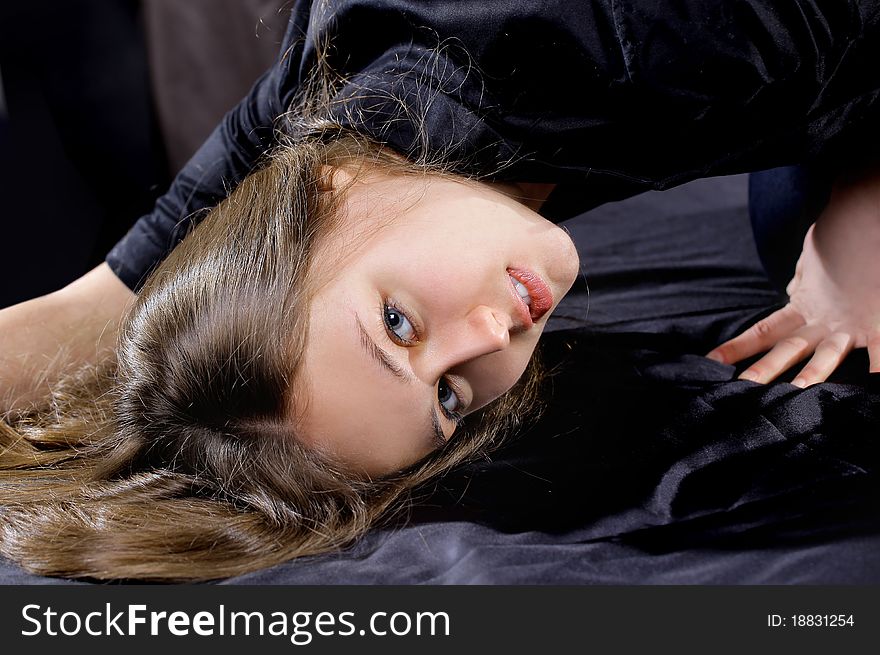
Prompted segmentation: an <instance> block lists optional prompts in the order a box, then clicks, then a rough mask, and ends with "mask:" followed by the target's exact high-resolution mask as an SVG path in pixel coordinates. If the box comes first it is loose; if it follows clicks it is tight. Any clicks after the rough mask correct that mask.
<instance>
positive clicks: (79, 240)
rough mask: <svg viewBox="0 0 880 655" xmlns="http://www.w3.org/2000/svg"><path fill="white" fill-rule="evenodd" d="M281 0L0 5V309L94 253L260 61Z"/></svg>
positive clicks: (12, 0)
mask: <svg viewBox="0 0 880 655" xmlns="http://www.w3.org/2000/svg"><path fill="white" fill-rule="evenodd" d="M283 5H284V3H283V2H281V1H280V0H185V1H184V2H180V1H178V0H65V1H64V2H30V1H26V0H9V1H4V2H2V3H0V217H2V219H0V220H2V228H3V229H2V233H0V234H2V237H0V243H2V245H3V248H2V256H0V307H5V306H7V305H10V304H13V303H16V302H19V301H22V300H26V299H28V298H32V297H34V296H37V295H40V294H44V293H47V292H50V291H53V290H55V289H58V288H60V287H61V286H63V285H65V284H67V283H68V282H71V281H72V280H74V279H76V278H77V277H79V276H80V275H82V274H83V273H85V272H86V271H88V270H90V269H91V268H92V267H94V266H96V265H98V264H100V263H101V262H102V261H103V260H104V256H105V255H106V253H107V251H108V250H110V248H111V247H112V246H113V244H115V243H116V241H117V240H118V239H119V238H120V237H121V236H122V235H123V234H124V233H125V231H126V230H127V229H128V228H129V227H130V226H131V225H132V224H133V223H134V222H135V221H136V220H137V218H138V217H140V216H141V215H142V214H144V213H146V212H148V211H149V210H150V209H151V208H152V206H153V203H154V201H155V199H156V198H157V197H158V196H160V195H161V194H162V193H163V192H164V190H165V189H166V188H167V186H168V184H169V183H170V180H171V177H172V176H173V173H174V171H176V170H178V169H179V168H180V167H181V166H182V165H183V163H185V162H186V160H187V159H188V158H189V156H190V155H191V154H192V153H193V152H194V151H195V149H196V147H197V146H198V145H199V144H200V143H201V141H202V140H204V139H205V138H206V137H207V135H208V134H209V132H210V130H211V129H212V128H213V126H214V125H215V124H216V123H217V122H218V121H219V120H220V118H221V117H222V115H223V113H224V112H225V111H227V110H228V109H230V108H231V107H232V106H233V105H234V104H235V102H236V101H237V100H238V99H239V98H241V97H242V96H243V95H244V94H245V93H246V92H247V89H248V88H250V85H251V84H252V83H253V81H254V80H255V79H256V78H257V77H258V76H259V74H260V73H261V72H262V71H263V70H264V69H265V68H267V67H268V66H269V65H270V64H271V62H272V59H273V58H274V56H275V55H276V53H277V50H278V44H279V43H280V40H281V36H282V35H283V27H284V25H285V24H286V16H285V15H284V12H283V10H282V9H280V8H281V7H283Z"/></svg>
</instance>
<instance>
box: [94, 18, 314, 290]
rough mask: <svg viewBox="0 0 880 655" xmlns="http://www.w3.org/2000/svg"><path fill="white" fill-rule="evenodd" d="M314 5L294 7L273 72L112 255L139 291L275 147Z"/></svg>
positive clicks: (123, 276)
mask: <svg viewBox="0 0 880 655" xmlns="http://www.w3.org/2000/svg"><path fill="white" fill-rule="evenodd" d="M308 5H309V3H308V2H300V3H298V6H297V7H294V10H293V14H292V17H291V22H290V24H289V26H288V30H287V34H286V36H285V38H284V42H283V44H282V47H281V51H280V53H279V57H278V59H277V61H276V62H275V64H274V65H273V67H272V68H271V69H270V70H269V71H267V72H266V73H265V74H264V75H263V76H262V77H260V79H259V80H257V82H256V83H255V84H254V86H253V87H252V88H251V90H250V92H249V93H248V95H247V96H245V98H244V99H243V100H242V101H241V102H240V103H239V104H238V105H237V106H236V107H235V108H234V109H232V110H231V111H229V112H228V113H227V114H226V116H225V117H224V118H223V120H222V122H221V123H220V124H219V125H218V126H217V127H216V128H215V129H214V131H213V133H212V134H211V136H210V137H208V140H207V141H205V143H204V144H203V145H202V146H201V147H200V148H199V150H198V151H197V152H196V154H195V155H193V157H192V159H190V161H189V162H188V163H187V164H186V166H184V168H183V170H181V171H180V173H178V175H177V177H176V178H175V179H174V181H173V182H172V184H171V187H170V188H169V189H168V192H167V193H166V194H165V195H163V196H162V197H161V198H160V199H159V200H158V201H157V202H156V205H155V207H154V209H153V211H152V212H151V213H149V214H146V215H145V216H143V217H141V218H140V219H139V220H138V221H137V223H135V225H134V226H133V227H132V228H131V230H129V232H128V233H127V234H126V235H125V236H124V237H123V238H122V239H121V240H120V241H119V243H117V244H116V245H115V246H114V247H113V249H112V250H111V251H110V252H109V253H108V255H107V257H106V261H107V263H108V264H109V266H110V268H111V270H112V271H113V272H114V273H115V274H116V275H117V276H118V277H119V278H120V279H121V280H122V281H123V282H124V283H125V284H126V285H127V286H128V287H129V288H131V289H133V290H135V291H136V290H138V289H139V288H140V287H141V285H142V284H143V283H144V281H145V280H146V277H147V275H148V274H149V273H150V271H152V270H153V268H154V267H155V266H156V265H157V264H158V263H159V262H161V261H162V259H164V258H165V256H166V255H167V254H168V253H169V252H170V251H171V250H172V249H173V248H174V246H175V245H177V243H179V242H180V240H181V239H183V237H184V236H185V235H186V233H187V231H188V229H189V228H190V227H191V226H192V225H193V224H194V223H196V222H197V221H198V220H199V219H200V218H201V217H202V216H203V214H204V212H201V211H200V210H203V209H205V208H209V207H212V206H214V205H215V204H217V203H218V202H219V201H220V200H222V199H223V198H225V197H226V196H227V195H228V194H229V192H230V189H232V188H234V187H235V186H236V185H238V184H239V183H240V182H241V180H242V179H244V177H245V176H246V175H247V174H248V173H249V172H250V171H251V170H252V169H253V168H254V166H255V165H256V164H257V162H258V160H259V158H260V156H261V155H262V154H263V153H264V152H266V150H267V149H268V148H269V147H271V145H272V142H273V135H274V124H275V121H276V119H277V118H278V117H279V116H280V115H281V114H282V113H283V112H284V111H285V110H286V109H287V106H288V104H289V102H290V99H291V97H292V96H293V95H294V93H295V92H296V89H297V86H298V77H297V75H298V67H299V62H300V58H301V55H302V44H301V41H302V39H298V40H297V38H298V37H300V36H301V35H302V34H304V33H305V30H306V26H307V23H308V15H309V12H308Z"/></svg>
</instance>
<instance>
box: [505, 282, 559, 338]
mask: <svg viewBox="0 0 880 655" xmlns="http://www.w3.org/2000/svg"><path fill="white" fill-rule="evenodd" d="M507 272H508V274H509V275H511V276H513V277H515V278H516V279H517V280H519V281H520V282H522V284H523V286H524V287H525V288H526V290H527V291H528V292H529V296H531V298H532V304H531V305H526V304H525V302H524V301H523V300H522V298H520V296H519V294H518V293H516V289H514V290H513V292H514V293H515V294H516V297H517V298H518V299H519V301H520V304H521V305H522V306H523V307H526V308H527V309H528V314H529V317H530V318H531V321H530V322H534V321H538V320H540V318H541V317H542V316H543V315H544V314H546V313H547V312H548V311H550V308H551V307H553V293H552V292H551V291H550V287H548V286H547V284H546V283H545V282H544V280H542V279H541V276H540V275H538V274H537V273H533V272H532V271H529V270H526V269H523V268H508V269H507ZM528 327H531V325H529V326H528Z"/></svg>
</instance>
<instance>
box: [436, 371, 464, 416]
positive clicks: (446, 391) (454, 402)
mask: <svg viewBox="0 0 880 655" xmlns="http://www.w3.org/2000/svg"><path fill="white" fill-rule="evenodd" d="M437 400H439V401H440V407H441V408H442V409H443V413H444V414H446V418H448V419H449V420H451V421H455V422H456V423H459V422H461V414H459V413H458V412H457V411H456V410H457V409H458V408H459V407H461V400H460V399H459V397H458V394H457V393H455V390H454V389H453V388H452V387H451V386H450V385H449V382H447V381H446V378H445V377H444V378H440V382H439V383H438V384H437Z"/></svg>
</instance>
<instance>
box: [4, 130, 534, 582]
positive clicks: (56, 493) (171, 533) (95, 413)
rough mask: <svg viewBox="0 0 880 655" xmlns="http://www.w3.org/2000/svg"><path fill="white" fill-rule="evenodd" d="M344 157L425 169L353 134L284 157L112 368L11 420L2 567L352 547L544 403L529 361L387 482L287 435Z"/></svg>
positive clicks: (145, 573)
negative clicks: (6, 561)
mask: <svg viewBox="0 0 880 655" xmlns="http://www.w3.org/2000/svg"><path fill="white" fill-rule="evenodd" d="M352 162H354V163H357V164H359V165H361V164H364V163H367V164H369V165H373V166H375V165H378V166H382V167H384V168H385V169H387V170H394V171H396V172H398V173H400V174H420V175H421V174H425V170H424V168H421V167H419V166H417V165H415V164H410V163H407V162H405V161H403V160H402V159H401V158H400V157H396V156H394V155H392V154H389V153H387V152H385V151H383V149H382V148H381V147H380V146H378V145H376V144H373V143H370V142H369V141H367V140H365V139H363V138H360V137H356V136H353V135H349V136H345V135H339V134H336V135H334V136H333V138H326V135H325V136H324V137H321V136H320V135H317V136H314V137H303V136H300V137H298V138H297V139H296V140H292V141H290V142H288V143H286V144H285V145H283V146H282V147H280V148H279V149H278V150H277V151H276V152H274V154H272V155H271V156H269V157H268V158H267V159H266V161H265V162H264V164H263V166H262V167H261V168H260V169H259V170H257V171H256V172H254V173H252V174H251V175H250V176H248V177H247V178H246V179H245V180H244V181H243V182H242V183H241V184H240V185H239V186H238V187H237V188H236V190H235V191H234V192H233V193H232V194H231V195H230V196H229V197H228V198H227V199H226V200H224V201H223V202H222V203H221V204H220V205H219V206H218V207H217V208H215V209H214V210H213V211H211V212H210V214H209V215H208V216H207V217H206V218H205V219H204V220H203V221H202V222H201V223H200V224H199V226H198V227H197V228H195V229H194V230H193V231H192V233H191V234H189V235H188V236H187V237H186V238H185V239H184V240H183V242H182V243H181V244H180V245H179V246H178V247H177V248H176V249H175V250H174V251H173V252H172V253H171V254H170V255H169V257H168V258H167V259H166V260H165V261H164V262H163V263H162V264H161V265H160V266H159V268H158V269H157V270H156V271H155V272H154V273H153V275H152V276H151V277H150V279H149V281H148V282H147V284H146V285H145V287H144V288H143V290H142V291H141V292H140V294H139V297H138V299H137V302H136V304H135V306H134V307H133V308H132V310H131V312H130V313H129V315H128V316H127V318H126V320H125V322H124V324H123V327H122V329H121V333H120V338H119V343H118V347H117V348H116V351H115V357H113V358H111V359H109V360H108V361H105V362H102V363H101V364H99V365H97V366H93V367H90V368H88V369H85V370H81V371H78V372H75V373H72V374H71V375H70V376H69V377H68V379H67V380H66V381H64V382H63V383H61V384H59V385H58V386H56V388H55V389H54V390H53V392H52V395H51V397H50V398H47V399H46V402H45V403H43V404H41V405H40V406H37V407H34V408H32V409H30V410H28V411H23V412H18V413H17V414H15V415H11V416H8V417H7V419H6V421H5V422H4V421H0V554H2V555H3V556H5V557H8V558H10V559H12V560H14V561H15V562H17V563H19V564H20V565H21V566H23V567H24V568H26V569H27V570H29V571H32V572H35V573H38V574H43V575H52V576H65V577H72V578H93V579H144V580H156V581H183V580H208V579H216V578H221V577H227V576H232V575H237V574H241V573H245V572H248V571H252V570H255V569H259V568H263V567H266V566H270V565H273V564H277V563H280V562H283V561H286V560H289V559H291V558H295V557H299V556H303V555H310V554H316V553H321V552H326V551H329V550H334V549H337V548H339V547H342V546H344V545H346V544H349V543H351V542H352V540H354V539H356V538H357V537H358V536H360V535H361V534H363V533H364V531H365V530H367V529H368V528H369V527H370V526H371V525H372V524H373V523H374V522H375V521H376V520H377V519H379V518H380V517H383V516H384V517H387V516H389V515H390V514H391V513H392V512H393V511H394V509H395V508H398V507H402V506H403V500H404V499H405V498H406V497H407V495H408V492H409V491H411V490H412V489H414V488H415V487H417V486H418V485H420V484H422V483H424V482H425V481H427V480H429V479H430V478H432V477H434V476H436V475H437V474H438V473H440V472H442V471H444V470H447V469H448V468H449V467H451V466H454V465H456V464H458V463H460V462H462V461H464V460H466V459H468V458H471V457H473V456H474V455H475V454H477V453H481V452H485V451H486V450H487V449H489V448H491V447H493V446H494V445H497V443H498V442H499V440H500V437H501V436H502V435H505V434H510V433H512V432H514V431H515V430H516V429H517V426H518V425H519V424H520V422H521V421H522V420H524V417H526V416H528V415H529V411H528V410H530V409H531V408H533V407H534V403H533V401H534V399H535V398H536V386H537V375H536V371H537V366H536V364H535V363H534V360H533V363H532V365H530V368H529V372H528V373H527V374H526V375H525V376H524V377H523V379H522V380H521V381H520V382H519V383H518V385H517V386H516V387H515V388H514V389H513V390H512V391H511V392H509V393H508V394H506V395H505V396H503V397H502V398H501V399H499V400H497V401H496V402H495V403H493V404H492V405H490V406H489V407H487V408H486V409H484V410H483V411H482V412H480V413H479V414H478V415H474V416H472V417H469V419H468V420H467V422H466V424H465V427H464V429H463V431H461V433H459V434H457V435H456V436H455V438H454V439H453V440H452V441H451V442H450V443H449V444H448V445H447V446H446V447H445V448H443V449H442V450H440V451H437V452H435V453H433V454H432V455H430V456H428V457H427V458H426V459H424V460H422V461H421V462H418V463H417V464H415V465H413V466H412V467H410V468H409V469H407V470H405V471H401V472H398V473H395V474H393V475H389V476H386V477H384V478H382V479H378V480H365V479H362V478H358V477H355V476H352V475H351V474H349V473H347V472H346V471H345V470H343V469H342V468H341V467H339V466H337V465H336V464H335V463H334V462H332V461H329V460H326V459H323V458H322V457H321V456H320V455H318V454H317V453H316V452H315V451H313V450H309V449H308V448H306V447H304V446H303V445H302V444H301V443H300V440H298V439H297V438H295V436H296V435H294V434H292V428H291V427H290V421H288V420H286V417H285V407H288V406H290V398H291V395H295V394H296V391H297V389H296V385H295V384H294V379H295V374H296V371H297V367H298V365H299V362H300V360H301V358H302V356H303V353H304V350H305V348H306V347H307V341H308V335H307V332H306V325H307V321H308V307H309V302H310V293H311V289H312V288H313V286H314V285H313V284H311V283H310V280H311V274H312V273H313V271H312V270H311V268H310V257H311V253H312V252H313V250H314V249H313V245H314V244H315V243H317V242H318V241H319V240H320V239H322V238H324V237H325V236H327V235H328V234H330V233H331V232H332V230H333V227H334V224H335V218H336V216H337V213H338V212H337V208H338V204H339V197H340V196H339V192H336V191H334V190H332V189H330V188H328V185H326V184H325V183H324V182H323V181H322V180H323V177H322V171H324V170H325V167H327V166H339V165H344V164H350V163H352ZM441 174H442V172H441Z"/></svg>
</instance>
